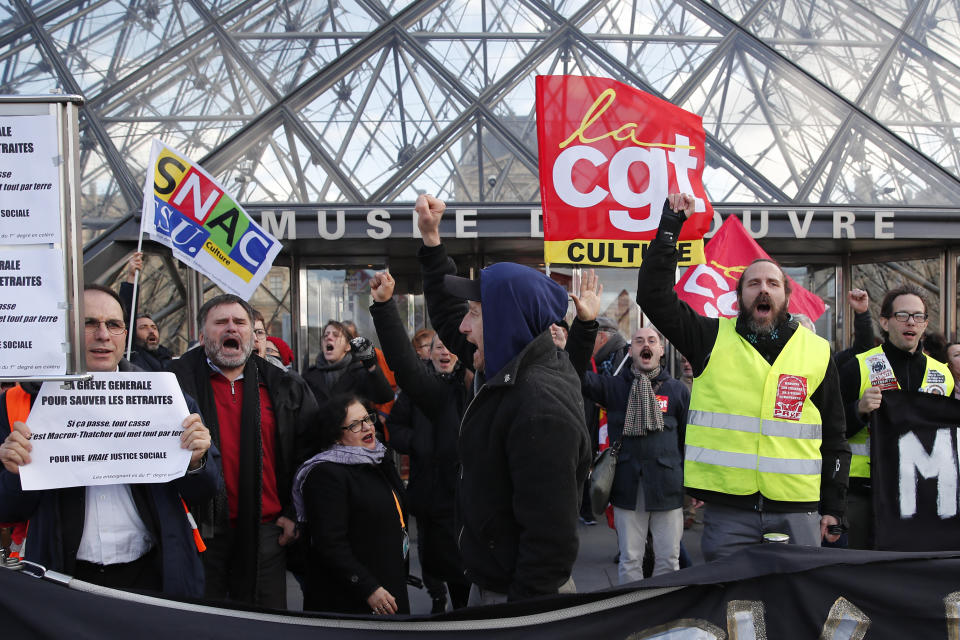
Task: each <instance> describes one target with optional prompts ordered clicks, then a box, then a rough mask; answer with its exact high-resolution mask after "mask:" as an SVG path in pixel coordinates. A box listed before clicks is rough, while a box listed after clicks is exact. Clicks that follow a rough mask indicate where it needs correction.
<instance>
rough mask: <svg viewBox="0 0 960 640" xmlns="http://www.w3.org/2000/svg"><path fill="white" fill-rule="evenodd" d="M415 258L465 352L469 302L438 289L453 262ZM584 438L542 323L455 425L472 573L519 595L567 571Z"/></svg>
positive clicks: (564, 365) (565, 364) (486, 584)
mask: <svg viewBox="0 0 960 640" xmlns="http://www.w3.org/2000/svg"><path fill="white" fill-rule="evenodd" d="M420 264H421V269H422V273H423V282H424V294H425V297H426V299H427V310H428V312H429V314H430V320H431V322H432V323H433V326H434V328H436V330H437V333H438V334H439V335H440V338H441V340H443V343H444V344H445V345H446V346H447V348H448V349H450V350H451V351H453V352H454V353H456V354H457V356H458V357H459V358H460V359H461V361H463V362H471V361H472V356H473V351H474V348H473V345H471V344H469V343H466V342H465V340H464V338H463V336H462V335H460V334H459V333H458V332H457V327H458V326H459V324H460V321H461V319H462V318H463V315H464V313H466V309H467V307H468V305H467V303H466V302H465V301H463V300H461V299H459V298H453V297H451V296H448V295H447V294H446V292H445V290H444V289H443V276H444V274H448V273H449V274H455V273H456V265H454V263H453V261H452V260H450V259H449V258H447V255H446V250H445V249H444V247H443V246H442V245H441V246H438V247H422V248H421V249H420ZM465 345H467V346H465ZM589 446H590V445H589V438H588V437H587V433H586V427H585V425H584V421H583V401H582V398H581V395H580V381H579V379H578V377H577V374H576V372H575V371H574V370H573V367H572V365H571V364H570V361H569V359H568V357H567V354H566V353H564V352H562V351H559V350H558V349H557V348H556V346H554V344H553V340H552V339H551V337H550V332H549V330H547V331H544V332H543V333H541V334H540V335H538V336H537V337H536V338H534V339H533V341H532V342H530V343H528V344H527V346H526V347H525V348H524V349H523V350H522V351H521V352H520V353H519V354H518V355H517V356H516V357H514V358H513V359H512V360H511V361H510V362H509V363H508V364H507V365H506V366H504V367H502V368H501V369H500V370H499V371H498V372H497V373H496V375H494V376H493V377H492V378H489V379H488V380H487V381H486V383H485V384H484V385H483V386H482V387H481V388H480V390H479V391H478V392H477V395H476V396H475V397H474V399H473V401H472V402H471V404H470V406H469V407H468V408H467V411H466V413H465V414H464V417H463V422H462V424H461V427H460V445H459V449H460V460H461V464H462V467H463V472H462V474H461V479H460V486H459V491H458V494H457V523H458V530H459V536H458V538H459V545H460V553H461V557H462V559H463V564H464V567H465V569H466V573H467V577H468V578H469V579H470V580H471V581H472V582H474V583H476V584H477V585H479V586H480V587H482V588H484V589H489V590H491V591H497V592H500V593H506V594H507V596H508V598H509V599H511V600H518V599H522V598H529V597H533V596H537V595H541V594H551V593H556V592H557V590H558V589H559V587H560V586H561V585H563V584H564V582H566V581H567V580H568V579H569V577H570V574H571V571H572V569H573V563H574V561H575V560H576V557H577V548H578V544H579V543H578V538H577V517H578V513H579V503H580V496H581V488H582V485H583V481H584V479H585V478H586V475H587V470H588V469H589V465H590V449H589Z"/></svg>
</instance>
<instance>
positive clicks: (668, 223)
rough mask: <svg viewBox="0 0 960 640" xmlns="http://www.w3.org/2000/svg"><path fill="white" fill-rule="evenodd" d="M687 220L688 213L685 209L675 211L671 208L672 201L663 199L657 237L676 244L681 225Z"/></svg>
mask: <svg viewBox="0 0 960 640" xmlns="http://www.w3.org/2000/svg"><path fill="white" fill-rule="evenodd" d="M686 220H687V214H686V212H684V211H674V210H673V209H671V208H670V201H669V200H664V201H663V213H661V214H660V228H659V229H657V237H658V238H660V239H661V240H664V241H666V242H667V243H668V244H676V242H677V236H678V235H680V227H682V226H683V223H684V222H686Z"/></svg>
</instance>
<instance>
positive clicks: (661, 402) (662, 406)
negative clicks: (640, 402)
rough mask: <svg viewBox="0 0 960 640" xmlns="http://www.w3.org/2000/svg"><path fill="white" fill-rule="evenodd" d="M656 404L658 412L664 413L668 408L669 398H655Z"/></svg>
mask: <svg viewBox="0 0 960 640" xmlns="http://www.w3.org/2000/svg"><path fill="white" fill-rule="evenodd" d="M657 404H659V405H660V411H662V412H664V413H666V412H667V409H669V408H670V397H669V396H657Z"/></svg>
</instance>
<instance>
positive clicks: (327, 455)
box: [293, 440, 387, 522]
mask: <svg viewBox="0 0 960 640" xmlns="http://www.w3.org/2000/svg"><path fill="white" fill-rule="evenodd" d="M386 451H387V449H386V447H384V446H383V443H382V442H380V441H379V440H377V446H376V447H374V448H373V449H367V448H366V447H348V446H345V445H342V444H340V443H339V442H335V443H333V445H332V446H331V447H330V448H329V449H324V450H323V451H321V452H320V453H318V454H317V455H315V456H313V457H312V458H310V459H309V460H307V461H306V462H304V463H303V464H302V465H300V468H299V469H297V475H296V476H295V477H294V479H293V508H294V509H296V511H297V522H306V521H307V513H306V509H304V506H303V483H304V482H306V481H307V476H308V475H310V472H311V471H313V468H314V467H315V466H317V465H318V464H320V463H321V462H334V463H336V464H380V463H381V462H382V461H383V456H384V454H385V453H386Z"/></svg>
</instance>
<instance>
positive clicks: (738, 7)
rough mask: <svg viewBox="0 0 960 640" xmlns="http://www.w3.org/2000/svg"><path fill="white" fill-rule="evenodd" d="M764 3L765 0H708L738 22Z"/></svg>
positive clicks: (708, 2) (718, 9)
mask: <svg viewBox="0 0 960 640" xmlns="http://www.w3.org/2000/svg"><path fill="white" fill-rule="evenodd" d="M762 3H763V0H707V4H709V5H711V6H712V7H713V8H714V9H716V10H717V11H719V12H720V13H722V14H724V15H726V16H727V17H728V18H730V19H731V20H734V21H736V22H739V21H740V20H742V19H743V17H744V16H745V15H747V14H748V13H750V12H751V11H753V8H754V7H755V6H757V5H758V4H762Z"/></svg>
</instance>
